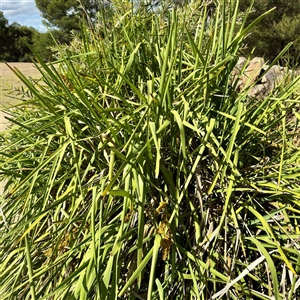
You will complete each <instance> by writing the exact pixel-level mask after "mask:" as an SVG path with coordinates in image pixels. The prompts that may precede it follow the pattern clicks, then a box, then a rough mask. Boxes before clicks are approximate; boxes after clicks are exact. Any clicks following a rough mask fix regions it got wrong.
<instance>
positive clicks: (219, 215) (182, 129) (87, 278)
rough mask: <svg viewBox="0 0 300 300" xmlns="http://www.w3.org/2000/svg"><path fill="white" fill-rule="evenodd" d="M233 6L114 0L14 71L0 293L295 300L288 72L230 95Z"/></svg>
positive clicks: (295, 151)
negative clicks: (48, 54) (33, 73)
mask: <svg viewBox="0 0 300 300" xmlns="http://www.w3.org/2000/svg"><path fill="white" fill-rule="evenodd" d="M238 5H239V1H229V0H228V1H227V0H224V1H219V2H213V1H210V2H206V1H194V2H192V3H191V4H188V5H185V6H183V7H177V8H176V7H175V8H172V7H167V8H166V7H163V6H161V7H159V8H156V9H151V8H149V6H143V5H140V6H138V5H133V6H132V5H131V3H130V1H124V0H123V1H119V2H118V1H115V2H114V3H113V5H112V6H111V7H106V8H105V9H103V11H101V12H100V13H99V16H98V20H90V22H87V24H86V25H83V26H82V31H81V33H80V34H78V35H76V36H74V39H73V42H72V43H71V45H70V46H69V47H61V46H59V45H57V61H56V62H54V63H53V64H46V63H44V62H43V60H42V59H40V58H39V57H38V56H37V57H36V67H37V69H38V70H39V72H40V76H41V79H40V80H32V79H30V78H27V77H26V76H24V75H23V74H22V73H20V72H19V71H18V70H14V72H15V73H16V74H17V75H18V76H19V78H20V79H22V81H23V82H24V84H25V85H26V87H27V88H28V91H27V92H26V93H27V97H28V98H29V99H28V100H27V101H26V102H24V103H23V104H22V105H19V106H18V107H15V108H14V109H10V110H8V111H7V112H8V113H9V114H10V117H9V119H10V122H11V125H10V126H9V127H8V129H7V130H6V131H5V132H3V133H1V145H0V151H1V152H0V171H1V176H2V179H4V178H5V179H6V180H7V183H6V189H5V193H4V195H3V197H2V198H1V215H0V222H1V229H0V295H1V299H38V300H41V299H101V300H104V299H160V300H162V299H203V300H204V299H212V300H213V299H299V297H300V290H299V284H300V279H299V275H298V274H299V270H300V268H299V263H300V254H299V250H298V249H299V231H300V230H299V226H298V223H299V217H300V202H299V199H300V182H299V175H300V164H299V148H298V147H297V145H296V143H295V142H294V141H295V137H296V135H297V134H298V133H299V131H298V129H297V120H298V119H299V113H298V112H297V107H298V103H299V83H298V79H299V78H298V79H297V78H296V79H294V80H289V81H288V80H285V82H284V84H282V85H279V86H278V87H277V88H276V89H274V90H273V91H272V92H271V93H270V94H269V95H268V96H267V97H266V98H265V99H254V98H250V97H249V96H248V90H249V89H250V88H251V87H247V88H244V89H242V90H241V91H239V92H237V91H236V88H235V85H236V81H233V78H232V70H233V69H234V66H235V64H236V62H237V60H238V58H239V55H240V50H241V48H242V47H244V45H243V41H244V38H245V37H246V36H247V35H248V34H249V33H251V30H252V28H253V27H254V26H255V25H256V24H257V23H258V22H259V21H260V20H261V19H262V18H263V17H264V16H261V17H260V18H259V19H257V20H255V21H254V22H253V23H252V24H250V25H249V26H248V27H245V21H246V18H247V15H248V13H249V12H250V10H251V7H250V8H249V11H248V12H246V13H245V14H244V15H243V16H241V14H240V13H239V10H238ZM274 63H275V62H274ZM274 63H270V67H271V66H272V64H274ZM297 118H298V119H297Z"/></svg>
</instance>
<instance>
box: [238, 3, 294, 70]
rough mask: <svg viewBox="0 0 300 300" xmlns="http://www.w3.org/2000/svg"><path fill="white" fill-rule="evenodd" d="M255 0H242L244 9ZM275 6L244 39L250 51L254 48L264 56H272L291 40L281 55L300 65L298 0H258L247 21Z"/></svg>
mask: <svg viewBox="0 0 300 300" xmlns="http://www.w3.org/2000/svg"><path fill="white" fill-rule="evenodd" d="M251 3H252V0H245V1H241V4H240V5H241V10H244V11H245V10H246V9H247V8H248V7H249V5H250V4H251ZM273 7H276V9H275V10H274V11H272V12H271V13H270V14H268V16H267V17H266V18H264V19H263V20H262V22H261V23H260V24H258V26H257V27H256V28H255V29H254V30H253V32H252V33H251V34H250V35H249V36H248V37H247V39H246V40H245V41H246V42H247V43H248V46H249V48H248V53H249V52H250V51H251V50H252V48H254V47H255V48H256V49H255V52H254V53H255V55H257V56H265V57H266V59H269V60H273V59H274V58H275V57H276V56H277V55H278V54H279V53H280V51H281V50H282V49H283V48H284V47H285V46H286V45H287V44H288V43H293V44H292V46H291V47H290V49H289V51H288V52H287V53H286V54H285V55H284V56H283V57H282V59H284V61H285V62H288V63H289V64H290V65H294V66H296V65H298V64H299V63H300V62H299V58H300V38H299V32H300V6H299V1H298V0H291V1H285V0H276V1H265V0H256V1H254V3H253V9H252V12H251V14H250V15H249V19H248V21H247V22H248V23H249V22H251V21H253V20H254V19H255V18H257V17H258V16H259V15H261V14H262V13H264V12H266V11H267V10H269V9H271V8H273Z"/></svg>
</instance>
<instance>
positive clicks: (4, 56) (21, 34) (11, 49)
mask: <svg viewBox="0 0 300 300" xmlns="http://www.w3.org/2000/svg"><path fill="white" fill-rule="evenodd" d="M35 32H37V30H36V29H34V28H33V27H27V26H23V25H20V24H18V23H16V22H14V23H12V24H10V25H9V24H8V20H7V19H6V18H5V17H4V14H3V12H1V11H0V39H1V41H3V42H2V43H1V44H0V60H2V61H30V59H31V56H32V53H31V50H30V49H29V48H28V47H27V45H26V44H25V43H24V40H25V41H26V42H27V43H28V44H29V45H33V36H34V33H35Z"/></svg>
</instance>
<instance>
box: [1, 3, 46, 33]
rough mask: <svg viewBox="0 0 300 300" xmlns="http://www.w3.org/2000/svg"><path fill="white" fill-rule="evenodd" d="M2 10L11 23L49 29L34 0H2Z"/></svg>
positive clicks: (42, 29)
mask: <svg viewBox="0 0 300 300" xmlns="http://www.w3.org/2000/svg"><path fill="white" fill-rule="evenodd" d="M0 11H3V14H4V17H5V18H6V19H7V20H8V22H9V24H11V23H13V22H17V23H19V24H21V25H26V26H28V27H30V26H32V27H34V28H35V29H37V30H39V31H41V32H45V31H47V29H46V28H45V26H44V25H43V23H42V17H41V15H40V11H39V10H38V9H37V7H36V5H35V1H34V0H18V1H16V0H0Z"/></svg>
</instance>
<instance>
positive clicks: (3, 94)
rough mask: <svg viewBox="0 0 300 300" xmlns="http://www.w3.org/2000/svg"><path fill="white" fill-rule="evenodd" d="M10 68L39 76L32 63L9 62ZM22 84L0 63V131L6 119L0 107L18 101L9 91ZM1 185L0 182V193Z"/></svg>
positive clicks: (28, 74) (35, 76)
mask: <svg viewBox="0 0 300 300" xmlns="http://www.w3.org/2000/svg"><path fill="white" fill-rule="evenodd" d="M9 65H10V66H11V67H12V68H17V69H19V70H20V71H21V72H22V73H23V74H25V75H26V76H31V77H33V78H37V77H39V72H38V71H37V70H36V68H35V66H34V64H32V63H9ZM21 86H22V82H21V81H20V80H19V79H18V77H17V76H16V75H15V74H14V73H13V72H12V71H11V69H10V68H9V67H8V66H7V65H6V64H4V63H0V131H3V130H4V129H5V125H6V123H7V120H6V119H5V118H4V113H3V112H2V109H3V108H5V107H9V106H11V105H14V104H16V103H18V100H17V99H16V97H15V96H14V95H13V94H11V95H9V93H10V92H11V91H12V90H13V89H16V88H19V87H21ZM1 190H2V185H1V183H0V195H1Z"/></svg>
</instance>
